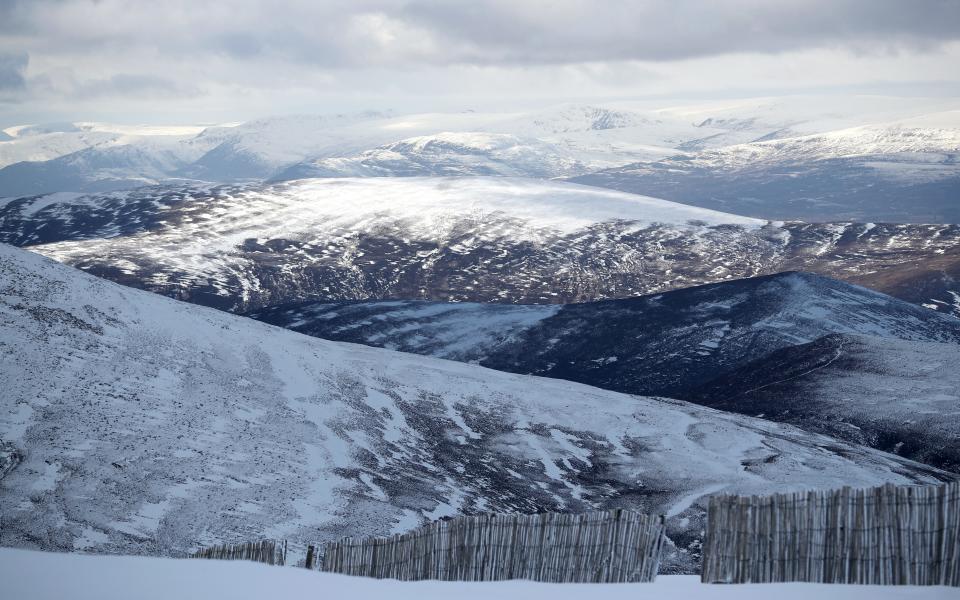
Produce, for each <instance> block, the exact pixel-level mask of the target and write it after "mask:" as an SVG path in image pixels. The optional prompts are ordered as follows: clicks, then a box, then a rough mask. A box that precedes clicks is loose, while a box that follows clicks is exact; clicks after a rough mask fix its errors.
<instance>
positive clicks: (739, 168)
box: [574, 110, 960, 223]
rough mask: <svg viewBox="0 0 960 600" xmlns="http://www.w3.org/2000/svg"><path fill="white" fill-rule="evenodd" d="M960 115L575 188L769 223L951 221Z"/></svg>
mask: <svg viewBox="0 0 960 600" xmlns="http://www.w3.org/2000/svg"><path fill="white" fill-rule="evenodd" d="M958 158H960V110H952V111H946V112H942V113H937V114H931V115H925V116H923V117H917V118H912V119H902V120H896V121H892V122H888V123H879V124H871V125H865V126H860V127H853V128H847V129H839V130H835V131H829V132H825V133H815V134H811V135H803V136H797V137H787V138H777V139H770V140H762V141H755V142H751V143H746V144H736V145H731V146H726V147H722V148H716V149H710V150H704V151H702V152H699V153H697V154H694V155H689V154H681V155H676V156H672V157H669V158H665V159H661V160H656V161H648V162H639V163H636V164H632V165H627V166H623V167H615V168H612V169H608V170H605V171H601V172H598V173H592V174H588V175H584V176H581V177H577V178H574V181H577V182H579V183H587V184H591V185H600V186H604V187H610V188H613V189H619V190H624V191H631V192H638V193H646V194H652V195H655V196H658V197H663V198H667V199H670V200H676V201H679V202H684V203H688V204H693V205H695V206H703V207H707V208H713V209H716V210H725V211H730V212H737V213H741V214H750V215H753V216H759V217H763V218H769V219H784V218H786V219H801V220H808V221H824V220H840V219H851V220H876V221H892V222H920V223H955V222H957V221H958V220H960V205H958V204H957V202H956V199H957V198H958V197H960V161H958Z"/></svg>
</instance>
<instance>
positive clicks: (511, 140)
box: [272, 132, 622, 181]
mask: <svg viewBox="0 0 960 600" xmlns="http://www.w3.org/2000/svg"><path fill="white" fill-rule="evenodd" d="M585 160H590V158H589V157H581V156H578V154H577V153H576V152H573V151H570V150H568V149H565V148H563V147H562V146H559V145H556V144H549V143H546V142H543V141H540V140H538V139H536V138H527V139H524V138H520V137H517V136H515V135H509V134H491V133H482V132H461V133H440V134H437V135H430V136H420V137H413V138H408V139H405V140H400V141H399V142H394V143H391V144H387V145H384V146H380V147H378V148H373V149H371V150H365V151H363V152H361V153H360V154H357V155H354V156H345V157H337V158H322V159H318V160H314V161H309V162H305V163H299V164H296V165H294V166H292V167H290V168H288V169H286V170H284V171H282V172H281V173H280V174H278V175H276V176H274V177H273V178H272V179H273V180H276V181H285V180H290V179H302V178H307V177H410V176H424V175H441V176H451V175H453V176H456V175H497V176H513V177H556V176H560V175H576V174H582V173H586V172H588V171H590V170H596V169H602V168H604V167H606V166H610V163H611V162H613V163H614V164H615V163H616V161H615V160H612V159H611V158H610V157H607V160H606V161H604V162H585ZM621 164H622V161H621Z"/></svg>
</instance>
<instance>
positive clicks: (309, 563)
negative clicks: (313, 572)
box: [303, 546, 314, 569]
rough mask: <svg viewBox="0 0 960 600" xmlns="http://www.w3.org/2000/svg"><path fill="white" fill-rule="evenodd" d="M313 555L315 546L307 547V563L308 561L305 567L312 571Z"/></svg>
mask: <svg viewBox="0 0 960 600" xmlns="http://www.w3.org/2000/svg"><path fill="white" fill-rule="evenodd" d="M313 553H314V547H313V546H307V561H306V563H304V565H303V566H304V567H306V568H308V569H312V568H313Z"/></svg>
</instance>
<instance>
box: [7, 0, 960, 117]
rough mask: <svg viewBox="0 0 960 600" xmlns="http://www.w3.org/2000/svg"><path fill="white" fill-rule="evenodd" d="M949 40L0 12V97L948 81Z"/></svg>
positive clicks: (657, 27)
mask: <svg viewBox="0 0 960 600" xmlns="http://www.w3.org/2000/svg"><path fill="white" fill-rule="evenodd" d="M958 42H960V1H957V0H911V1H910V2H906V1H902V0H776V1H774V0H710V1H707V0H462V1H459V0H322V1H319V2H318V1H316V0H286V1H284V2H275V1H268V0H230V1H226V0H223V1H214V0H211V1H206V2H196V0H165V1H164V2H141V1H138V0H0V57H5V58H0V89H6V90H7V91H6V93H5V96H4V97H5V98H6V100H5V101H6V102H7V105H8V106H9V105H10V102H11V101H10V100H9V99H10V98H14V102H17V101H19V102H21V103H22V104H24V105H26V104H27V103H26V102H25V100H26V99H29V100H30V102H29V104H30V105H31V106H41V107H42V106H47V105H49V106H56V107H57V108H56V109H57V110H60V111H63V110H69V109H72V108H73V107H74V105H73V104H72V102H73V101H74V100H77V101H89V102H91V103H92V101H93V99H97V101H98V102H100V104H99V105H98V107H97V108H98V109H104V110H107V109H109V107H110V106H111V105H110V104H109V102H107V101H106V99H108V98H114V99H116V100H115V102H116V103H118V104H119V103H128V104H124V105H123V106H122V108H124V109H126V108H128V107H129V105H130V104H131V103H133V102H134V101H135V100H136V101H138V102H140V101H142V102H147V101H150V100H151V99H155V98H175V99H192V100H196V99H198V98H200V99H203V98H209V99H210V100H209V102H208V103H207V104H206V105H205V106H206V107H207V108H201V109H197V110H201V111H202V110H209V107H211V106H212V107H218V106H225V105H226V106H239V105H241V104H245V105H246V106H248V107H250V110H262V108H261V107H269V109H271V110H273V107H277V109H279V110H283V108H282V107H283V106H285V105H286V104H290V103H291V102H293V100H291V98H292V97H293V95H294V94H296V97H297V102H298V103H299V104H298V106H299V108H300V109H302V107H303V106H310V103H311V101H312V95H314V96H319V95H321V94H322V95H324V97H326V98H333V97H334V96H336V97H339V98H341V100H338V101H337V102H339V103H340V104H339V105H338V106H337V108H336V109H337V110H343V109H345V108H350V107H351V106H352V105H353V103H355V98H356V97H361V96H363V97H366V98H373V100H374V101H375V102H377V103H378V104H376V105H373V106H371V105H370V104H367V105H365V107H368V108H384V107H389V106H396V105H397V104H403V100H404V99H405V98H407V99H409V98H414V99H421V100H422V99H438V98H443V97H450V98H466V99H468V100H469V99H471V98H475V97H477V96H478V93H481V94H484V95H486V96H488V97H493V96H498V95H499V96H507V97H520V96H523V95H524V94H526V95H528V96H537V95H539V96H546V97H554V98H558V99H560V98H564V97H569V96H570V95H573V94H585V95H593V96H602V95H606V96H618V95H636V94H637V93H638V90H640V91H641V92H642V93H656V94H666V93H673V92H675V91H677V90H690V89H699V90H704V89H709V88H713V89H718V90H721V91H723V92H724V93H728V92H729V90H730V89H731V88H736V87H741V88H750V87H752V88H755V87H756V86H757V84H758V82H763V83H764V84H766V83H767V82H770V85H772V86H782V87H784V88H794V87H796V86H797V85H807V86H808V87H813V86H824V85H842V84H855V83H859V84H864V83H870V84H878V85H881V86H882V84H883V83H884V82H888V81H889V82H892V83H897V82H899V83H903V82H906V81H934V80H938V81H939V80H942V81H946V82H947V83H954V82H956V81H958V77H957V76H955V75H954V74H951V73H949V71H950V69H949V68H947V67H945V65H946V64H948V63H950V62H951V61H952V60H954V59H955V58H956V56H957V55H958V53H960V43H958ZM818 53H819V54H818ZM27 54H29V58H30V65H29V67H30V68H29V72H28V71H27V69H26V64H25V63H24V62H23V60H25V58H24V57H26V56H27ZM954 70H955V69H954ZM698 86H699V87H698ZM11 90H16V92H15V95H11V94H14V92H12V91H11ZM351 95H353V97H354V98H351ZM417 101H418V102H419V101H420V100H417ZM381 102H382V104H381ZM197 103H198V104H199V103H200V101H197ZM172 104H173V103H168V105H167V106H165V108H172V106H171V105H172ZM181 105H182V104H181Z"/></svg>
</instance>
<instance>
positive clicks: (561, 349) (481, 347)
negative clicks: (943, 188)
mask: <svg viewBox="0 0 960 600" xmlns="http://www.w3.org/2000/svg"><path fill="white" fill-rule="evenodd" d="M249 316H252V317H253V318H255V319H258V320H262V321H265V322H267V323H270V324H273V325H278V326H281V327H285V328H288V329H292V330H294V331H298V332H300V333H305V334H308V335H312V336H316V337H320V338H324V339H332V340H338V341H347V342H355V343H361V344H367V345H371V346H378V347H385V348H391V349H395V350H401V351H403V352H414V353H417V354H424V355H428V356H434V357H438V358H447V359H452V360H460V361H465V362H479V363H480V364H483V365H485V366H489V367H492V368H496V369H502V370H507V371H512V372H518V373H533V374H536V375H541V376H547V377H558V378H561V379H569V380H572V381H578V382H581V383H587V384H590V385H596V386H598V387H602V388H605V389H613V390H617V391H622V392H629V393H639V394H652V395H662V396H670V397H685V394H687V393H689V391H690V389H691V388H693V387H696V386H698V385H699V384H701V383H702V382H704V381H707V380H710V379H713V378H715V377H717V376H718V375H720V374H722V373H723V372H725V371H729V370H731V369H734V368H737V367H738V366H740V365H743V364H745V363H747V362H749V361H752V360H755V359H758V358H761V357H763V356H765V355H767V354H768V353H770V352H773V351H775V350H779V349H781V348H785V347H789V346H796V345H799V344H805V343H808V342H812V341H814V340H816V339H818V338H820V337H822V336H824V335H828V334H832V333H842V334H861V335H871V336H877V337H882V338H890V339H900V340H914V341H921V342H944V343H950V344H957V348H958V349H960V319H957V318H954V317H949V316H945V315H940V314H938V313H935V312H933V311H929V310H927V309H925V308H922V307H919V306H916V305H914V304H909V303H906V302H903V301H900V300H897V299H895V298H891V297H890V296H886V295H883V294H879V293H877V292H873V291H871V290H868V289H866V288H862V287H859V286H854V285H850V284H847V283H843V282H840V281H836V280H832V279H828V278H826V277H820V276H818V275H813V274H810V273H780V274H777V275H768V276H762V277H754V278H750V279H739V280H733V281H726V282H723V283H716V284H711V285H705V286H698V287H692V288H685V289H680V290H674V291H670V292H665V293H662V294H658V295H655V296H645V297H640V298H628V299H623V300H608V301H602V302H589V303H584V304H568V305H522V304H474V303H468V302H463V303H459V302H458V303H443V302H415V301H405V302H404V301H388V302H358V303H342V304H325V303H303V304H297V305H281V306H276V307H270V308H267V309H261V310H258V311H254V312H253V313H249Z"/></svg>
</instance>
